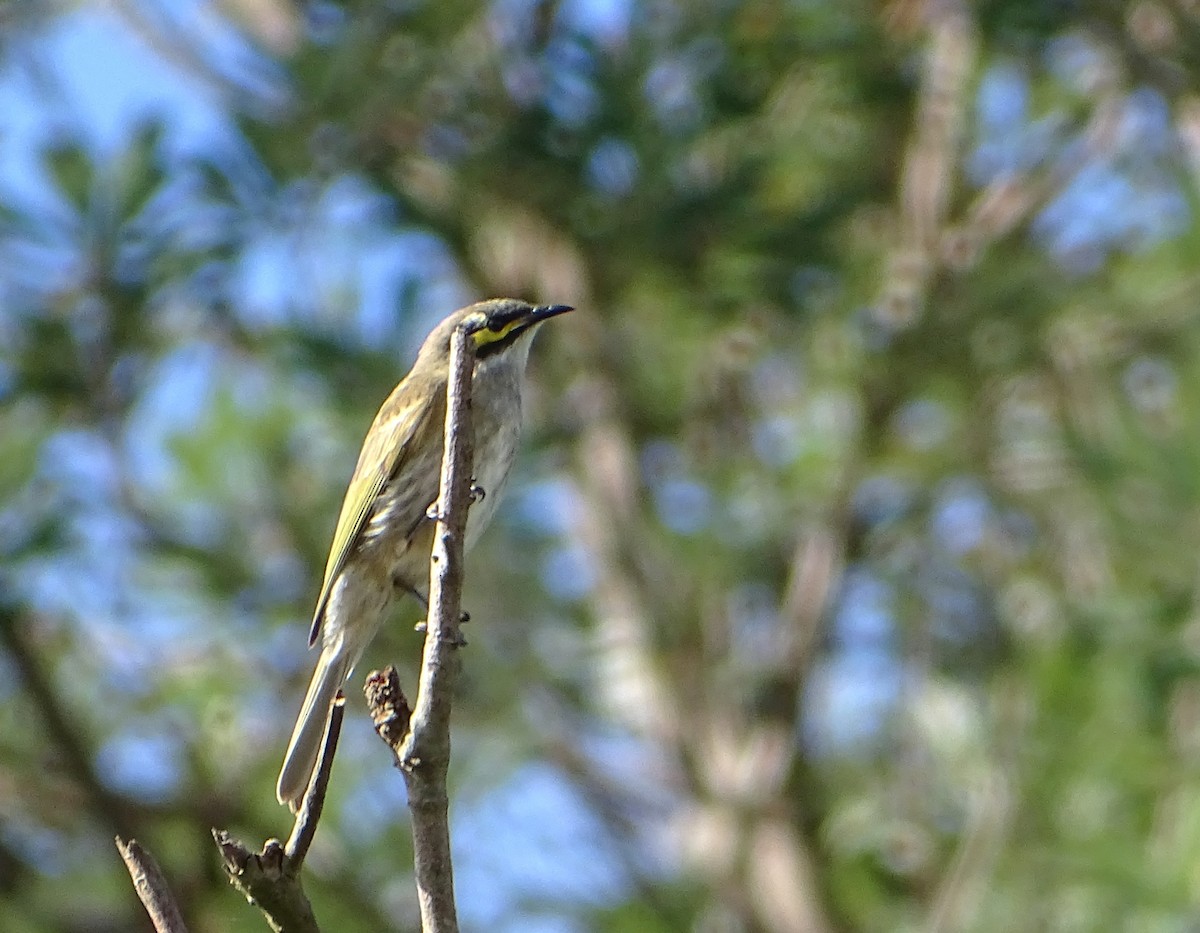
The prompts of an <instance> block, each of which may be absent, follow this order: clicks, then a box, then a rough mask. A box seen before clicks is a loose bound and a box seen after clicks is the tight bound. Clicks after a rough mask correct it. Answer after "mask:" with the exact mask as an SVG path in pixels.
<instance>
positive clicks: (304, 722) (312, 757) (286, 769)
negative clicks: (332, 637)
mask: <svg viewBox="0 0 1200 933" xmlns="http://www.w3.org/2000/svg"><path fill="white" fill-rule="evenodd" d="M354 660H355V659H354V657H353V656H352V655H351V654H350V653H349V652H347V651H346V650H345V649H344V648H343V647H341V646H340V645H339V646H336V647H335V646H327V647H325V648H324V649H323V650H322V651H321V657H320V658H319V659H318V660H317V669H316V670H315V671H313V676H312V681H311V682H310V683H309V685H308V693H307V694H306V695H305V697H304V705H303V706H301V707H300V715H299V716H298V717H297V719H296V728H295V729H293V730H292V740H291V741H290V742H289V743H288V749H287V753H286V754H285V755H284V756H283V768H282V770H280V772H279V782H278V784H276V786H275V796H276V797H278V798H279V802H280V803H283V804H287V806H288V807H289V808H290V809H291V811H292V812H293V813H295V812H296V811H297V810H299V809H300V804H301V802H302V801H303V800H304V794H305V792H306V791H307V790H308V785H309V782H310V781H311V780H312V775H313V770H314V769H315V768H316V766H317V756H318V755H319V754H320V751H321V746H322V744H323V743H324V740H325V726H326V724H327V723H328V722H329V711H330V710H331V709H332V708H333V700H334V697H336V696H337V692H338V688H339V687H341V685H342V684H343V683H345V681H346V678H347V676H349V674H350V668H351V667H352V666H353V664H354Z"/></svg>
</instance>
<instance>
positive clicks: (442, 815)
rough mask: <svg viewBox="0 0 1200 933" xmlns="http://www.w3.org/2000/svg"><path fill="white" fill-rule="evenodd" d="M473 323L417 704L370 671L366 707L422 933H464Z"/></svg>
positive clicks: (454, 402) (443, 498) (446, 458)
mask: <svg viewBox="0 0 1200 933" xmlns="http://www.w3.org/2000/svg"><path fill="white" fill-rule="evenodd" d="M475 327H478V323H476V322H474V321H471V320H468V321H465V322H464V323H463V324H460V325H459V327H458V328H456V329H455V331H454V334H453V336H452V337H451V341H450V375H449V380H448V384H447V387H446V430H445V448H444V453H443V456H442V472H441V486H440V489H439V492H438V504H437V525H436V527H435V528H434V535H433V553H432V555H431V556H430V561H431V572H430V581H429V618H428V620H427V623H426V634H425V648H424V652H423V654H422V657H421V678H420V683H419V685H418V688H417V701H416V706H415V708H414V709H413V710H412V714H411V716H409V715H407V706H408V704H407V701H405V700H404V695H403V693H402V692H400V690H399V682H398V680H396V679H395V672H394V671H392V672H391V675H390V676H389V675H388V674H387V673H386V672H385V674H384V675H372V677H371V679H370V680H369V681H368V687H367V695H368V704H369V705H370V706H371V714H372V718H373V719H374V720H375V723H376V730H377V731H378V732H379V734H380V736H381V737H382V738H383V739H384V741H385V742H387V743H388V745H389V746H390V747H391V749H392V751H393V752H394V753H395V755H396V761H397V764H398V765H399V767H400V770H401V773H402V774H403V775H404V784H405V787H406V788H407V790H408V808H409V812H410V814H411V818H412V827H413V860H414V868H415V871H416V877H417V900H418V903H419V904H420V908H421V929H422V931H423V933H458V917H457V911H456V909H455V905H454V869H453V864H452V863H451V860H450V825H449V824H450V820H449V796H448V794H447V791H446V776H447V774H448V772H449V768H450V705H451V697H452V695H453V691H454V681H455V678H456V677H457V675H458V667H459V664H458V656H457V653H456V649H457V648H459V647H461V646H462V644H463V640H462V635H461V634H460V633H459V630H458V626H459V621H460V618H461V614H460V611H461V604H462V585H463V536H464V532H465V530H466V526H467V509H468V508H469V507H470V505H471V499H472V491H471V467H472V458H473V453H474V452H473V450H472V449H471V446H472V437H473V435H472V431H471V373H472V372H473V370H474V363H475V346H474V341H473V340H472V339H471V334H472V331H473V329H474V328H475Z"/></svg>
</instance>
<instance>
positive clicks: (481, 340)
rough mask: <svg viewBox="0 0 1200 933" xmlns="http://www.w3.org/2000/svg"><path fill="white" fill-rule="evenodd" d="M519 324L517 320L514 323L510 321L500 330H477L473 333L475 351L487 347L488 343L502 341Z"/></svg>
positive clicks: (482, 328) (519, 321)
mask: <svg viewBox="0 0 1200 933" xmlns="http://www.w3.org/2000/svg"><path fill="white" fill-rule="evenodd" d="M520 323H521V320H520V318H518V319H517V320H515V321H510V322H509V323H508V324H505V325H504V327H502V328H501V329H500V330H492V329H491V328H490V327H481V328H480V329H479V330H477V331H475V334H474V337H475V349H479V348H480V347H483V346H487V345H488V344H489V343H497V342H498V341H501V340H503V339H504V338H505V337H507V336H508V335H509V334H510V333H512V330H513V328H514V327H517V326H518V325H519V324H520Z"/></svg>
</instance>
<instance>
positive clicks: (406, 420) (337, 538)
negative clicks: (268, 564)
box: [308, 386, 445, 645]
mask: <svg viewBox="0 0 1200 933" xmlns="http://www.w3.org/2000/svg"><path fill="white" fill-rule="evenodd" d="M398 394H399V386H398V387H397V390H396V391H395V392H393V393H392V396H391V397H390V398H389V399H388V400H387V401H386V402H384V404H383V407H382V408H381V409H380V410H379V414H377V415H376V416H375V421H374V423H373V424H372V425H371V430H370V431H368V432H367V437H366V440H364V441H363V446H362V451H361V452H360V453H359V455H358V465H357V466H356V467H355V468H354V475H353V476H352V477H351V479H350V486H349V488H348V489H347V490H346V498H345V499H343V500H342V511H341V514H340V515H338V522H337V530H336V531H335V532H334V534H333V544H331V545H330V548H329V560H328V562H327V563H326V564H325V580H324V582H322V584H321V595H320V596H319V597H318V598H317V608H316V611H314V612H313V622H312V630H311V631H310V632H309V636H308V643H309V645H312V644H314V643H315V642H316V640H317V637H318V636H319V635H320V634H321V623H322V622H323V621H324V617H325V607H326V606H327V604H328V603H329V596H330V593H332V592H333V585H334V583H335V582H336V581H337V578H338V574H340V573H341V572H342V569H343V568H344V567H345V566H346V561H347V559H348V558H349V557H350V555H351V554H352V553H353V552H354V548H355V547H356V546H357V545H358V543H359V540H360V539H361V537H362V532H363V529H364V527H366V524H367V522H368V521H369V520H370V517H371V511H372V508H373V507H374V505H375V502H376V500H377V499H378V498H379V494H380V492H381V491H382V490H383V487H384V486H385V485H386V484H387V482H388V480H389V479H391V478H392V477H393V476H395V475H396V474H397V473H399V472H400V470H401V469H402V468H403V466H404V461H405V459H406V456H405V454H406V451H410V450H411V448H410V446H409V442H410V441H411V440H412V439H413V438H414V437H416V436H417V435H419V434H421V433H423V432H424V431H425V430H426V428H427V427H428V425H429V422H430V420H431V419H433V418H436V417H439V412H440V413H442V414H441V417H444V412H445V394H444V392H437V391H435V392H434V393H433V394H432V396H430V395H424V397H423V398H414V399H412V400H411V401H410V402H408V404H406V405H403V406H401V407H398V408H397V407H395V401H396V396H397V395H398ZM410 394H411V393H410ZM439 403H440V404H439Z"/></svg>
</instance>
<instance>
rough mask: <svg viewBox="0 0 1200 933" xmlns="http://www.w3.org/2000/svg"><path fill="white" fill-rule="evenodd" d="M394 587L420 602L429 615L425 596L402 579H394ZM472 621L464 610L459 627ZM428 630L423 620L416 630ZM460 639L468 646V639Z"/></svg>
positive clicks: (459, 618)
mask: <svg viewBox="0 0 1200 933" xmlns="http://www.w3.org/2000/svg"><path fill="white" fill-rule="evenodd" d="M392 587H393V588H394V589H395V590H396V591H397V592H398V593H400V594H401V595H402V596H411V597H412V598H413V599H415V600H416V601H417V602H419V603H420V604H421V608H422V609H424V610H425V614H426V615H428V614H429V600H428V599H426V598H425V594H423V593H422V592H421V591H420V590H418V589H417V588H416V587H415V586H413V585H412V584H410V583H408V582H407V581H406V580H402V579H401V578H400V577H392ZM470 621H471V613H469V612H467V611H466V610H463V611H462V612H460V613H459V614H458V624H459V625H462V624H463V623H466V622H470ZM427 628H428V626H427V625H426V624H425V620H424V619H422V620H421V621H420V622H418V623H417V624H416V626H415V629H416V631H418V632H424V631H426V629H427ZM459 638H460V639H461V640H460V642H459V643H460V644H461V645H466V643H467V642H466V639H463V638H462V636H461V635H460V636H459Z"/></svg>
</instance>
